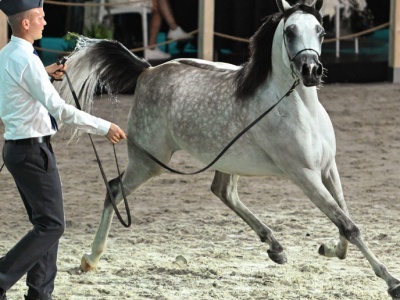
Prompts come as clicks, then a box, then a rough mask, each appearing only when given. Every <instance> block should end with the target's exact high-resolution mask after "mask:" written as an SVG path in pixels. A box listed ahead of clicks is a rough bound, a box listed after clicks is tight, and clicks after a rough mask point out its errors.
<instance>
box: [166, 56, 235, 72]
mask: <svg viewBox="0 0 400 300" xmlns="http://www.w3.org/2000/svg"><path fill="white" fill-rule="evenodd" d="M171 62H172V63H178V64H180V65H186V66H191V67H195V68H199V69H204V70H209V71H217V72H218V71H219V72H225V71H237V70H238V69H239V67H238V66H235V65H232V64H228V63H223V62H212V61H208V60H203V59H197V58H191V59H188V58H180V59H175V60H173V61H171Z"/></svg>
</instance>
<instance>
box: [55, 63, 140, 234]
mask: <svg viewBox="0 0 400 300" xmlns="http://www.w3.org/2000/svg"><path fill="white" fill-rule="evenodd" d="M63 72H64V74H65V76H66V77H67V82H68V85H69V88H70V90H71V93H72V96H73V98H74V100H75V105H76V107H77V108H78V109H79V110H82V108H81V105H80V104H79V100H78V96H77V95H76V93H75V90H74V88H73V86H72V83H71V80H70V79H69V76H68V73H67V72H66V71H63ZM88 135H89V138H90V142H91V143H92V147H93V151H94V154H95V156H96V160H97V164H98V165H99V169H100V173H101V176H102V177H103V181H104V184H105V186H106V188H107V193H108V196H109V197H110V201H111V204H112V206H113V208H114V211H115V214H116V215H117V218H118V220H119V221H120V223H121V224H122V225H123V226H124V227H126V228H128V227H130V226H131V225H132V219H131V213H130V209H129V204H128V200H127V198H126V195H125V191H124V187H123V184H122V178H121V172H120V169H119V164H118V158H117V152H116V151H115V145H114V144H113V145H112V146H113V150H114V157H115V164H116V165H117V172H118V180H119V184H120V187H121V193H122V197H123V198H124V205H125V210H126V215H127V218H128V222H125V221H124V219H123V218H122V216H121V214H120V213H119V210H118V208H117V205H116V203H115V198H114V196H113V194H112V191H111V187H110V185H109V183H108V180H107V176H106V173H105V172H104V169H103V164H102V163H101V160H100V157H99V154H98V152H97V149H96V146H95V145H94V142H93V139H92V136H91V134H90V133H88Z"/></svg>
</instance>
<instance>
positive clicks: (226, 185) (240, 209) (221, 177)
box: [211, 171, 287, 264]
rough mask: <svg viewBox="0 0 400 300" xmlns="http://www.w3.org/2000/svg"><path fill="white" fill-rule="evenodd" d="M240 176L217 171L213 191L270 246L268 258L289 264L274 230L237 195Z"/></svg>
mask: <svg viewBox="0 0 400 300" xmlns="http://www.w3.org/2000/svg"><path fill="white" fill-rule="evenodd" d="M238 179H239V176H238V175H230V174H225V173H221V172H218V171H216V172H215V177H214V181H213V183H212V186H211V191H212V192H213V193H214V194H215V195H216V196H217V197H219V198H220V199H221V200H222V202H223V203H225V205H227V206H228V207H229V208H230V209H232V210H233V211H234V212H235V213H236V214H237V215H238V216H239V217H241V218H242V219H243V220H244V221H245V222H246V223H247V224H248V225H249V226H250V227H251V228H252V229H253V230H254V231H255V233H256V234H257V235H258V236H259V237H260V240H261V242H263V243H267V244H268V245H269V249H268V256H269V257H270V259H271V260H273V261H274V262H276V263H278V264H284V263H286V262H287V257H286V254H285V252H284V251H283V247H282V246H281V245H280V244H279V242H278V241H277V240H276V239H275V237H274V235H273V233H272V230H271V229H270V228H269V227H268V226H266V225H265V224H263V223H262V222H261V221H260V220H259V219H258V218H257V217H256V216H255V215H254V214H253V213H252V212H251V211H250V210H249V209H248V208H247V207H246V206H245V205H244V204H243V203H242V202H241V201H240V199H239V195H238V193H237V182H238Z"/></svg>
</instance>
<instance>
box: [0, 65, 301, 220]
mask: <svg viewBox="0 0 400 300" xmlns="http://www.w3.org/2000/svg"><path fill="white" fill-rule="evenodd" d="M63 72H64V74H65V75H66V77H67V82H68V85H69V88H70V90H71V93H72V96H73V98H74V101H75V105H76V107H77V108H78V109H79V110H82V108H81V106H80V104H79V100H78V97H77V95H76V93H75V90H74V88H73V86H72V83H71V80H70V78H69V76H68V73H67V72H66V71H63ZM299 83H300V80H299V79H298V78H297V79H296V80H295V81H294V83H293V84H292V86H291V88H290V89H289V90H288V91H287V92H286V93H285V95H283V96H282V97H281V98H280V99H279V100H278V101H277V102H276V103H275V104H274V105H272V106H271V107H270V108H268V109H267V110H266V111H265V112H264V113H262V114H261V115H260V116H259V117H258V118H257V119H255V120H254V121H253V122H251V123H250V124H249V125H247V126H246V127H245V128H244V129H243V130H242V131H241V132H240V133H239V134H238V135H236V137H235V138H233V139H232V140H231V141H230V142H229V143H228V144H227V145H226V146H225V147H224V149H223V150H222V151H221V152H220V153H219V154H218V155H217V157H216V158H215V159H214V160H213V161H212V162H211V163H209V164H208V165H207V166H206V167H204V168H202V169H201V170H198V171H195V172H190V173H185V172H181V171H178V170H175V169H173V168H171V167H169V166H167V165H166V164H164V163H163V162H161V161H160V160H159V159H157V158H156V157H154V156H153V155H152V154H150V153H149V152H148V151H147V150H145V149H144V148H142V147H141V146H140V145H138V144H137V143H135V141H134V140H133V139H132V138H130V137H129V136H127V139H128V141H129V142H130V143H131V144H132V145H133V146H135V147H136V148H138V149H139V150H140V151H142V152H143V153H144V154H145V155H146V156H147V157H148V158H149V159H151V160H152V161H154V162H155V163H157V164H158V165H160V166H161V167H163V168H164V169H166V170H168V171H170V172H172V173H175V174H180V175H195V174H199V173H202V172H204V171H206V170H207V169H209V168H210V167H211V166H212V165H214V164H215V163H216V162H217V161H218V160H219V159H220V158H221V157H222V156H223V155H224V154H225V152H226V151H228V149H229V148H230V147H231V146H232V145H233V144H234V143H235V142H236V141H237V140H238V139H239V138H240V137H241V136H243V135H244V134H245V133H246V132H247V131H249V130H250V129H251V128H252V127H253V126H254V125H256V124H257V123H258V122H259V121H260V120H261V119H263V118H264V117H265V116H266V115H267V114H268V113H270V112H271V110H273V109H274V108H275V107H276V106H277V105H278V104H279V103H280V102H281V101H282V100H283V99H284V98H286V97H288V96H289V95H290V94H291V93H292V92H293V91H294V89H295V88H296V87H297V85H298V84H299ZM88 135H89V138H90V142H91V143H92V147H93V150H94V153H95V156H96V160H97V163H98V165H99V169H100V172H101V175H102V177H103V181H104V184H105V186H106V188H107V193H108V195H109V197H110V202H111V204H112V206H113V208H114V211H115V214H116V215H117V217H118V220H119V221H120V223H121V224H122V225H123V226H124V227H130V226H131V224H132V220H131V215H130V209H129V204H128V200H127V198H126V195H125V192H124V187H123V184H122V180H121V172H120V169H119V164H118V158H117V153H116V151H115V145H114V144H113V151H114V157H115V163H116V167H117V171H118V180H119V184H120V187H121V192H122V196H123V198H124V205H125V210H126V214H127V218H128V222H127V223H126V222H125V221H124V220H123V218H122V217H121V214H120V213H119V211H118V208H117V205H116V203H115V202H116V201H115V198H114V196H113V195H112V191H111V187H110V185H109V183H108V180H107V176H106V174H105V172H104V169H103V165H102V163H101V161H100V157H99V154H98V152H97V149H96V147H95V145H94V142H93V139H92V136H91V135H90V133H88ZM0 171H1V169H0Z"/></svg>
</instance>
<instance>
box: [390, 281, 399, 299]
mask: <svg viewBox="0 0 400 300" xmlns="http://www.w3.org/2000/svg"><path fill="white" fill-rule="evenodd" d="M388 293H389V295H390V296H391V297H392V299H400V284H397V285H395V286H393V287H391V288H390V289H388Z"/></svg>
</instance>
